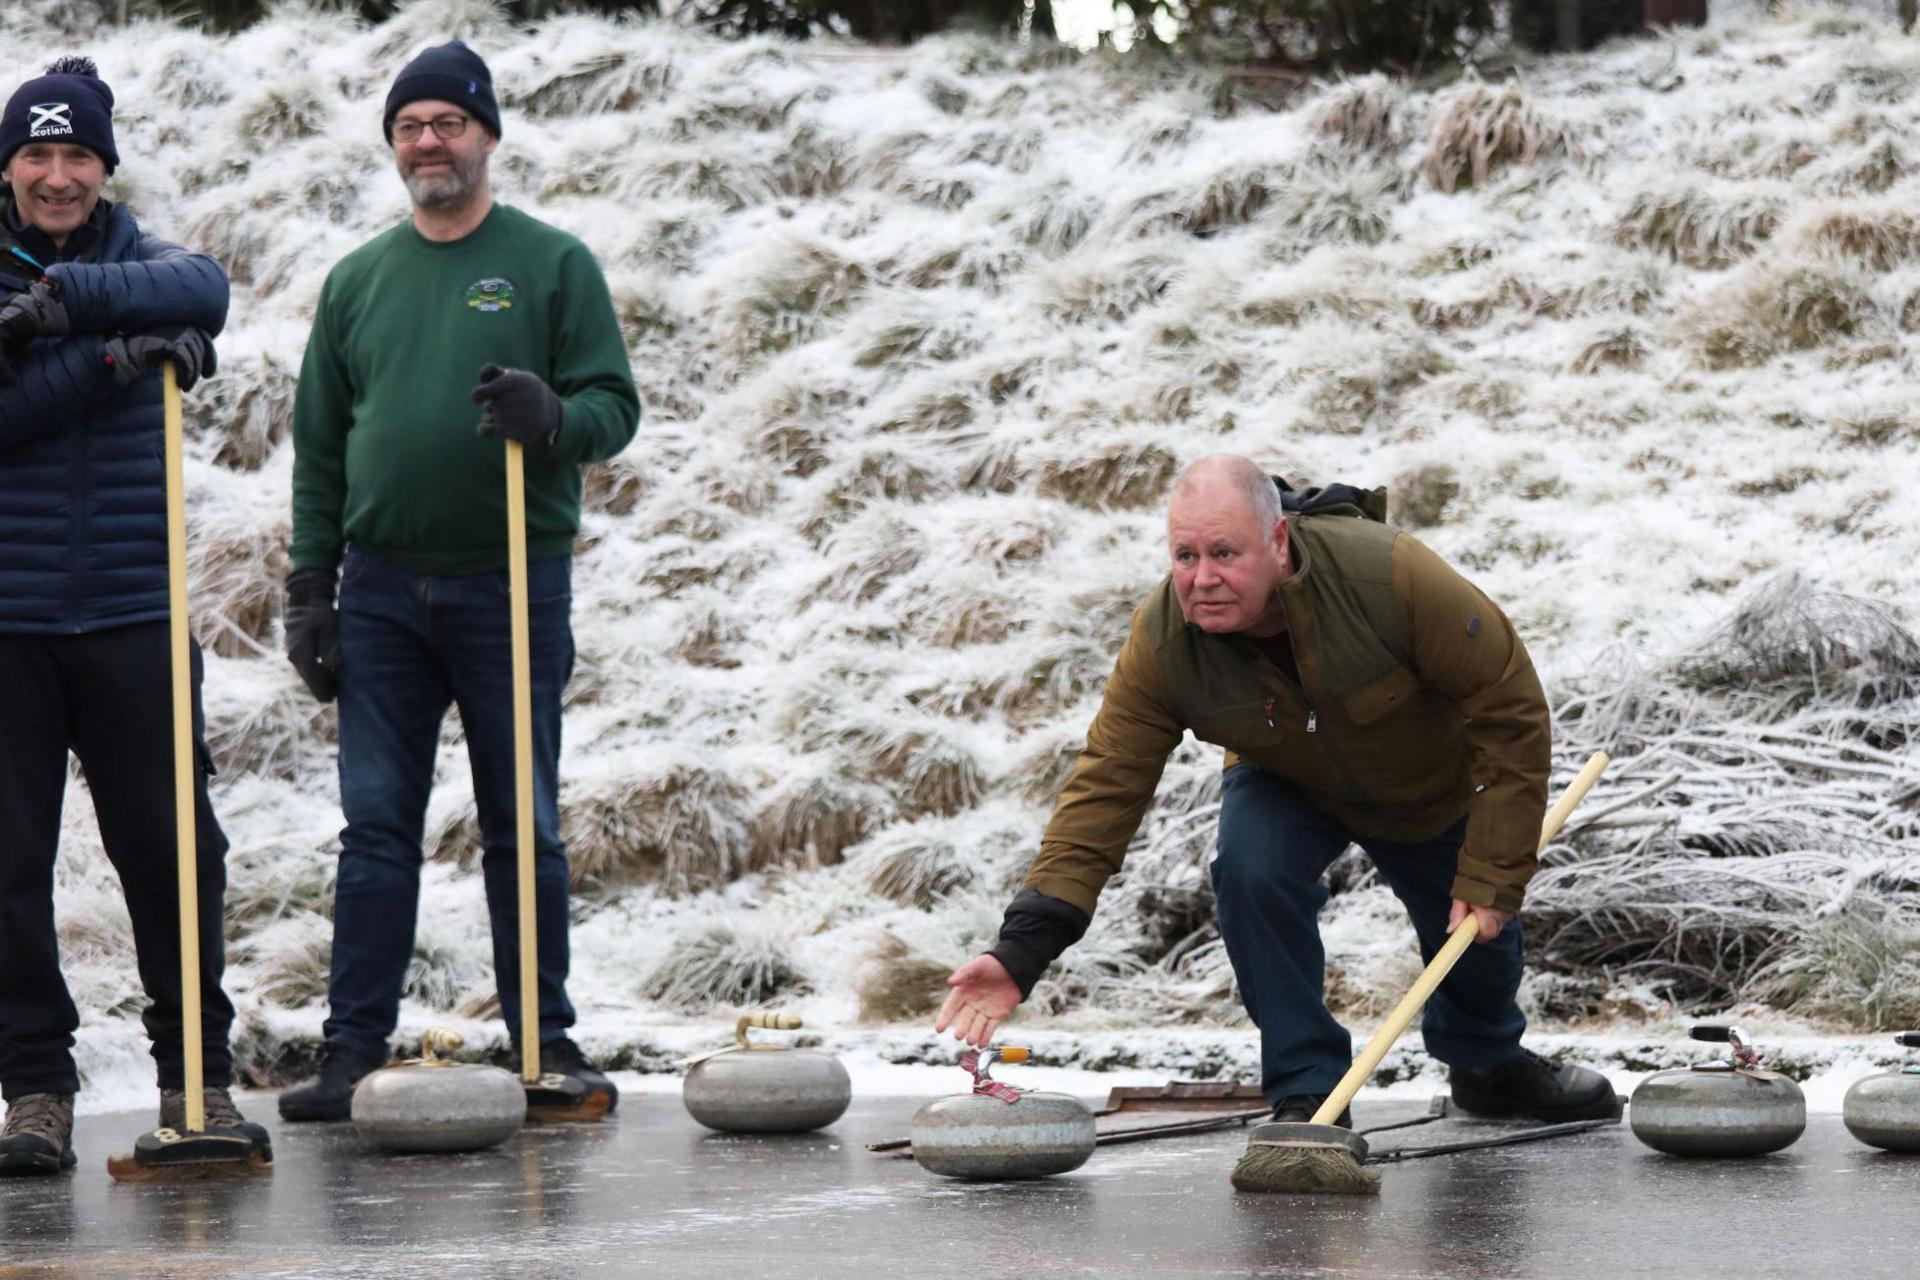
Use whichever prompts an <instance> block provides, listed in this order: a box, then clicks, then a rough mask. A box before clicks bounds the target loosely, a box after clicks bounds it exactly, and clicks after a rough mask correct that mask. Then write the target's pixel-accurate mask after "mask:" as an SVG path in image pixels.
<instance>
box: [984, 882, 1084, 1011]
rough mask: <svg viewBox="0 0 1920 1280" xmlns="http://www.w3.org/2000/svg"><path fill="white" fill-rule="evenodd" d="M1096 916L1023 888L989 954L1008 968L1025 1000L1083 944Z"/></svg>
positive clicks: (1003, 921)
mask: <svg viewBox="0 0 1920 1280" xmlns="http://www.w3.org/2000/svg"><path fill="white" fill-rule="evenodd" d="M1092 923H1093V917H1092V916H1090V915H1088V914H1087V913H1086V912H1084V911H1082V910H1081V909H1080V908H1078V907H1076V906H1074V905H1073V904H1072V903H1070V902H1062V901H1061V900H1060V899H1058V898H1050V897H1048V896H1047V895H1045V894H1043V893H1041V892H1039V891H1038V890H1036V889H1022V890H1021V891H1020V892H1019V894H1018V895H1016V896H1015V897H1014V900H1013V901H1012V902H1011V903H1010V904H1008V906H1007V912H1006V916H1005V917H1004V918H1003V919H1002V920H1001V923H1000V938H999V941H997V942H995V943H994V945H993V947H992V948H991V949H990V950H989V951H988V952H987V954H988V955H990V956H992V957H993V958H994V959H996V960H998V961H999V962H1000V963H1001V964H1003V965H1005V966H1006V969H1007V973H1008V974H1009V975H1010V976H1011V977H1012V978H1013V980H1014V982H1015V983H1016V984H1017V985H1018V986H1019V988H1020V998H1021V999H1022V1000H1025V999H1026V998H1027V997H1028V996H1029V995H1031V994H1032V993H1033V988H1034V984H1036V983H1037V982H1039V981H1040V979H1041V977H1042V976H1043V975H1045V973H1046V971H1047V966H1049V965H1051V964H1052V963H1053V962H1054V961H1055V960H1058V959H1059V958H1060V954H1061V953H1062V952H1064V951H1065V950H1066V949H1067V948H1068V947H1070V946H1072V945H1073V944H1074V943H1076V942H1078V941H1080V939H1081V937H1082V936H1083V935H1084V934H1085V933H1086V931H1087V926H1088V925H1090V924H1092Z"/></svg>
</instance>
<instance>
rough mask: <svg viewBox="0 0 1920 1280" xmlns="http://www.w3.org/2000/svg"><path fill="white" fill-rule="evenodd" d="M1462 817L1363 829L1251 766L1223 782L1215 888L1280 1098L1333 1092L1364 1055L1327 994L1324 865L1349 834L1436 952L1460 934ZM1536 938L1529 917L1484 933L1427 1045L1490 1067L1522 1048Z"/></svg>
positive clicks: (1224, 933) (1268, 1074)
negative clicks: (1522, 999) (1450, 922)
mask: <svg viewBox="0 0 1920 1280" xmlns="http://www.w3.org/2000/svg"><path fill="white" fill-rule="evenodd" d="M1466 830H1467V826H1466V822H1465V820H1464V819H1463V820H1462V821H1460V822H1459V823H1457V824H1455V826H1454V827H1453V828H1452V829H1451V830H1449V831H1445V832H1443V833H1441V834H1440V835H1438V836H1435V837H1434V838H1433V839H1431V840H1424V841H1421V842H1419V843H1416V844H1393V843H1390V842H1388V841H1384V840H1366V839H1360V838H1359V837H1356V836H1355V835H1353V833H1351V832H1349V831H1347V830H1346V829H1345V828H1344V827H1342V826H1341V825H1340V824H1339V823H1337V822H1335V821H1334V820H1333V819H1331V818H1329V817H1327V816H1326V815H1324V814H1322V813H1321V812H1320V811H1319V810H1318V809H1316V808H1314V807H1313V806H1312V805H1311V804H1309V803H1308V802H1307V801H1306V800H1305V799H1304V798H1303V797H1302V796H1301V795H1300V793H1299V792H1297V791H1295V790H1294V789H1293V788H1292V787H1291V786H1289V785H1288V784H1286V783H1285V782H1282V781H1281V780H1280V779H1278V778H1276V777H1274V776H1273V775H1272V774H1270V773H1266V772H1264V771H1262V770H1260V769H1257V768H1254V767H1253V766H1252V765H1245V764H1242V765H1236V766H1234V767H1233V768H1232V769H1230V770H1229V771H1228V772H1227V775H1226V778H1225V779H1224V781H1223V783H1222V795H1221V803H1220V856H1219V857H1218V858H1216V859H1215V860H1214V863H1213V889H1214V894H1215V897H1216V899H1217V903H1216V910H1217V911H1218V912H1219V916H1220V936H1221V938H1222V940H1223V941H1224V942H1225V943H1226V947H1227V955H1228V957H1229V959H1231V960H1232V962H1233V973H1234V977H1235V978H1237V979H1238V980H1239V983H1240V999H1241V1001H1242V1002H1243V1003H1245V1005H1246V1006H1247V1013H1248V1014H1249V1015H1251V1017H1252V1018H1253V1021H1254V1025H1256V1026H1258V1027H1259V1028H1260V1077H1261V1078H1260V1087H1261V1089H1262V1091H1263V1092H1264V1093H1265V1094H1266V1095H1267V1098H1268V1099H1269V1100H1270V1101H1272V1102H1275V1103H1278V1102H1279V1101H1280V1099H1282V1098H1285V1097H1288V1096H1291V1095H1296V1094H1315V1093H1320V1094H1324V1093H1331V1092H1332V1091H1333V1087H1334V1085H1336V1084H1338V1083H1340V1077H1341V1076H1343V1075H1345V1074H1346V1072H1347V1068H1348V1067H1349V1066H1351V1065H1352V1062H1353V1042H1352V1040H1351V1039H1350V1038H1349V1037H1348V1035H1347V1032H1346V1029H1345V1028H1344V1027H1342V1026H1341V1025H1340V1024H1339V1023H1338V1022H1337V1021H1335V1020H1334V1017H1333V1015H1332V1014H1331V1013H1329V1012H1327V1006H1326V1002H1325V999H1324V995H1323V989H1322V984H1323V982H1324V980H1325V976H1326V950H1325V949H1324V948H1323V947H1322V946H1321V944H1320V926H1319V924H1318V922H1317V917H1318V916H1319V914H1320V908H1321V907H1323V906H1325V905H1326V902H1327V888H1326V886H1325V885H1323V884H1321V883H1320V876H1321V874H1322V873H1323V872H1325V871H1326V869H1327V866H1328V864H1330V863H1331V862H1332V861H1333V860H1334V859H1335V858H1337V857H1339V856H1340V854H1341V853H1342V852H1343V851H1344V850H1345V849H1346V847H1347V846H1348V845H1349V844H1355V843H1357V844H1359V845H1360V847H1361V848H1362V849H1365V850H1366V852H1367V855H1368V856H1369V857H1370V858H1372V859H1373V865H1374V866H1375V867H1376V868H1378V869H1379V872H1380V875H1381V878H1382V879H1384V880H1385V881H1386V882H1387V885H1388V887H1389V888H1391V889H1392V890H1393V892H1394V895H1395V896H1396V897H1398V898H1399V899H1400V901H1401V903H1402V905H1404V906H1405V907H1406V909H1407V915H1408V917H1409V918H1411V919H1412V921H1413V929H1414V933H1415V934H1417V935H1418V936H1419V939H1420V954H1421V957H1422V958H1423V959H1426V960H1431V959H1432V958H1433V955H1434V953H1435V952H1436V951H1438V950H1439V949H1440V946H1441V944H1442V943H1444V942H1445V941H1446V939H1447V913H1448V912H1449V911H1450V910H1451V909H1452V906H1453V893H1452V889H1453V876H1454V868H1455V866H1456V865H1457V864H1458V862H1459V859H1460V843H1461V841H1462V840H1463V839H1464V838H1465V836H1466ZM1524 954H1525V949H1524V947H1523V945H1522V941H1521V936H1520V921H1519V920H1518V919H1514V920H1512V921H1509V922H1508V924H1507V927H1506V928H1505V929H1504V930H1502V931H1501V933H1500V936H1499V937H1498V938H1496V939H1495V940H1494V941H1493V942H1491V943H1488V944H1485V945H1481V944H1475V945H1474V946H1472V947H1469V948H1468V949H1467V953H1466V954H1465V955H1464V956H1462V957H1461V958H1460V962H1459V963H1458V964H1457V965H1455V966H1454V969H1453V972H1452V973H1450V974H1448V975H1447V979H1446V981H1445V982H1442V983H1441V984H1440V988H1439V990H1437V991H1435V992H1434V995H1433V998H1432V999H1431V1000H1429V1001H1428V1002H1427V1008H1426V1012H1425V1014H1424V1016H1423V1017H1422V1019H1421V1023H1420V1030H1421V1034H1422V1035H1423V1036H1424V1038H1425V1039H1426V1044H1427V1052H1428V1053H1430V1054H1432V1055H1433V1056H1434V1057H1436V1058H1438V1059H1440V1061H1442V1062H1445V1063H1448V1064H1450V1065H1453V1066H1459V1067H1490V1066H1493V1065H1494V1064H1495V1063H1498V1062H1500V1061H1502V1060H1504V1059H1506V1058H1509V1057H1511V1056H1512V1055H1513V1054H1514V1053H1515V1052H1517V1051H1518V1049H1519V1047H1520V1033H1521V1032H1522V1031H1525V1030H1526V1026H1527V1020H1526V1017H1525V1015H1524V1014H1522V1013H1521V1012H1520V1006H1519V1005H1518V1004H1516V1003H1515V1002H1514V994H1515V993H1516V992H1517V991H1518V990H1519V989H1520V967H1521V962H1522V960H1523V958H1524Z"/></svg>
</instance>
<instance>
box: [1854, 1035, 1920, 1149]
mask: <svg viewBox="0 0 1920 1280" xmlns="http://www.w3.org/2000/svg"><path fill="white" fill-rule="evenodd" d="M1893 1042H1894V1043H1895V1044H1901V1045H1905V1046H1906V1047H1907V1048H1909V1049H1920V1031H1903V1032H1901V1033H1900V1034H1899V1035H1897V1036H1895V1037H1894V1038H1893ZM1840 1118H1841V1119H1842V1120H1844V1121H1845V1122H1846V1125H1847V1132H1848V1133H1851V1134H1852V1135H1853V1136H1854V1137H1856V1138H1858V1139H1860V1141H1862V1142H1864V1143H1866V1144H1867V1145H1868V1146H1870V1147H1879V1148H1880V1149H1881V1150H1882V1151H1920V1062H1915V1063H1911V1064H1909V1065H1908V1066H1907V1067H1906V1068H1904V1069H1903V1070H1900V1071H1885V1072H1882V1073H1881V1074H1879V1075H1877V1076H1868V1077H1867V1078H1866V1079H1865V1080H1861V1081H1858V1082H1857V1083H1855V1084H1854V1086H1853V1088H1851V1089H1849V1090H1847V1097H1846V1101H1844V1102H1843V1103H1841V1106H1840Z"/></svg>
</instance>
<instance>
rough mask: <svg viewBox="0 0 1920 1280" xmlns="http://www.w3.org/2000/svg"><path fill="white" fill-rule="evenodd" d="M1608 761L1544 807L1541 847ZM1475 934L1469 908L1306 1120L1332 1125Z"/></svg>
mask: <svg viewBox="0 0 1920 1280" xmlns="http://www.w3.org/2000/svg"><path fill="white" fill-rule="evenodd" d="M1610 762H1611V761H1610V760H1609V757H1608V756H1607V753H1606V752H1604V751H1596V752H1594V753H1593V754H1592V755H1591V756H1589V757H1588V758H1587V763H1586V764H1585V765H1584V766H1582V767H1581V770H1580V772H1579V774H1578V775H1576V776H1575V778H1574V780H1573V781H1572V782H1570V783H1568V784H1567V789H1566V790H1565V791H1564V792H1562V793H1561V795H1560V799H1559V800H1557V801H1555V802H1554V805H1553V807H1552V808H1551V809H1549V810H1547V816H1546V819H1545V820H1544V821H1543V822H1541V824H1540V850H1541V851H1545V849H1546V847H1547V846H1548V845H1549V844H1551V843H1552V842H1553V838H1554V837H1555V836H1556V835H1558V834H1560V828H1561V826H1562V825H1564V824H1565V822H1566V820H1567V815H1568V814H1570V813H1572V812H1573V807H1574V806H1575V805H1577V804H1579V803H1580V801H1581V799H1582V798H1584V797H1585V796H1586V794H1587V792H1589V791H1591V790H1593V784H1594V783H1595V782H1597V781H1599V778H1600V775H1601V774H1602V773H1603V772H1605V770H1606V767H1607V765H1608V764H1609V763H1610ZM1479 934H1480V918H1479V917H1478V916H1476V915H1475V914H1474V913H1473V912H1471V911H1469V912H1467V914H1466V915H1465V916H1464V917H1462V918H1461V921H1460V923H1459V924H1458V925H1456V926H1455V927H1454V930H1453V935H1452V936H1451V937H1449V938H1448V939H1447V941H1446V945H1444V946H1442V947H1441V948H1440V950H1439V952H1438V953H1437V954H1436V955H1435V956H1434V957H1433V960H1432V962H1431V963H1430V964H1428V965H1427V967H1426V969H1425V971H1424V972H1422V973H1421V975H1420V977H1419V980H1418V981H1416V982H1415V983H1414V984H1413V990H1411V991H1409V992H1407V994H1406V996H1405V997H1404V998H1402V999H1401V1001H1400V1003H1399V1004H1397V1005H1395V1006H1394V1010H1393V1012H1392V1013H1390V1014H1388V1015H1387V1020H1386V1022H1385V1023H1384V1024H1382V1026H1381V1027H1380V1029H1379V1030H1378V1031H1376V1032H1374V1034H1373V1039H1371V1040H1369V1041H1367V1047H1366V1048H1364V1049H1362V1050H1361V1051H1360V1056H1359V1057H1357V1058H1355V1059H1354V1060H1353V1065H1352V1066H1350V1067H1348V1068H1347V1074H1346V1075H1344V1076H1342V1077H1340V1083H1339V1084H1337V1085H1335V1086H1334V1089H1333V1092H1332V1093H1330V1094H1328V1095H1327V1100H1326V1101H1325V1102H1323V1103H1321V1104H1320V1109H1319V1110H1318V1111H1316V1112H1314V1113H1313V1119H1312V1120H1311V1121H1309V1123H1310V1124H1332V1123H1333V1122H1334V1121H1335V1120H1338V1119H1339V1118H1340V1113H1341V1112H1343V1111H1345V1110H1346V1109H1347V1105H1348V1104H1349V1103H1351V1102H1352V1101H1353V1095H1354V1094H1356V1093H1358V1092H1360V1086H1361V1085H1363V1084H1365V1083H1366V1082H1367V1081H1368V1080H1370V1079H1372V1078H1373V1073H1374V1069H1375V1068H1377V1067H1378V1066H1379V1065H1380V1060H1381V1059H1382V1058H1384V1057H1386V1056H1387V1050H1389V1049H1391V1048H1393V1042H1394V1041H1396V1040H1398V1039H1399V1038H1400V1036H1401V1034H1402V1033H1403V1032H1405V1031H1406V1029H1407V1027H1408V1025H1409V1024H1411V1023H1412V1022H1413V1019H1414V1015H1416V1014H1418V1013H1419V1012H1420V1010H1421V1008H1422V1007H1423V1006H1425V1004H1426V1003H1427V999H1428V997H1430V996H1431V995H1433V993H1434V989H1435V988H1437V987H1438V986H1439V985H1440V983H1441V982H1442V981H1443V980H1445V978H1446V976H1447V974H1448V973H1449V972H1451V971H1452V969H1453V966H1454V964H1455V963H1456V962H1458V961H1459V959H1460V957H1461V956H1462V955H1463V954H1464V953H1465V952H1466V949H1467V948H1468V947H1470V946H1472V945H1473V942H1474V939H1475V938H1477V937H1478V936H1479Z"/></svg>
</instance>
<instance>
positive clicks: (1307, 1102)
mask: <svg viewBox="0 0 1920 1280" xmlns="http://www.w3.org/2000/svg"><path fill="white" fill-rule="evenodd" d="M1326 1100H1327V1095H1326V1094H1324V1093H1296V1094H1292V1095H1289V1096H1288V1097H1285V1098H1282V1099H1280V1101H1279V1102H1277V1103H1275V1104H1274V1108H1273V1122H1274V1123H1275V1124H1311V1123H1312V1122H1313V1113H1314V1112H1316V1111H1318V1110H1319V1109H1320V1104H1321V1103H1323V1102H1325V1101H1326ZM1334 1123H1335V1124H1337V1125H1339V1126H1340V1127H1341V1128H1342V1129H1351V1128H1353V1108H1352V1107H1348V1108H1347V1109H1346V1110H1345V1111H1342V1112H1341V1113H1340V1118H1339V1119H1337V1120H1335V1121H1334Z"/></svg>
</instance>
